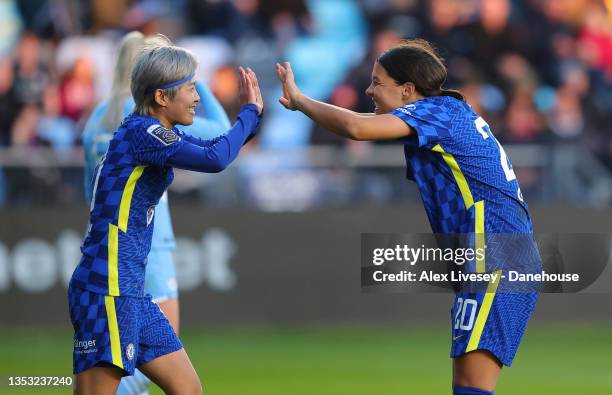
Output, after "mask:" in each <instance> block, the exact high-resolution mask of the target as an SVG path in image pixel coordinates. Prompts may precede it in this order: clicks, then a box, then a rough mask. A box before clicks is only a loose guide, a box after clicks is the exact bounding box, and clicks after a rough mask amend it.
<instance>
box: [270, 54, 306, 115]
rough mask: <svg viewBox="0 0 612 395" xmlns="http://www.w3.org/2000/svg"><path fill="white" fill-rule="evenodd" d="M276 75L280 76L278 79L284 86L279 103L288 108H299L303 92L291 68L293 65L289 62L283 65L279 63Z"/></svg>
mask: <svg viewBox="0 0 612 395" xmlns="http://www.w3.org/2000/svg"><path fill="white" fill-rule="evenodd" d="M276 75H277V76H278V79H279V80H280V82H281V85H282V87H283V97H281V98H280V99H279V100H278V101H279V103H280V104H282V105H283V106H284V107H285V108H286V109H288V110H291V111H295V110H297V109H298V102H299V100H300V97H301V96H302V92H300V89H299V88H298V87H297V85H296V84H295V78H294V76H293V70H291V65H290V64H289V62H285V63H283V64H282V65H281V64H280V63H277V64H276Z"/></svg>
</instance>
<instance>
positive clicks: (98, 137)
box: [83, 97, 176, 249]
mask: <svg viewBox="0 0 612 395" xmlns="http://www.w3.org/2000/svg"><path fill="white" fill-rule="evenodd" d="M123 107H124V108H123V113H124V116H128V115H129V114H130V112H131V110H132V109H133V108H134V100H133V99H132V98H131V97H129V98H126V99H125V102H124V105H123ZM107 110H108V101H103V102H102V103H100V104H99V105H98V106H97V107H96V108H95V110H94V111H93V112H92V114H91V116H90V118H89V120H88V121H87V125H86V126H85V130H84V131H83V150H84V152H85V197H86V198H87V201H88V202H90V201H91V198H92V196H91V195H92V191H93V184H94V178H95V177H94V176H95V169H96V166H97V164H98V162H99V161H100V158H102V156H104V154H105V153H106V150H107V149H108V144H109V142H110V140H111V138H112V137H113V133H114V130H108V129H106V128H105V127H104V126H103V124H102V118H103V117H104V115H105V114H106V111H107ZM153 221H154V222H155V231H154V232H153V238H152V241H151V248H154V249H155V248H158V249H174V248H175V246H176V242H175V240H174V231H173V229H172V221H171V219H170V207H169V204H168V197H167V194H164V195H163V196H162V198H161V199H160V202H159V204H158V206H157V207H156V209H155V217H154V218H153Z"/></svg>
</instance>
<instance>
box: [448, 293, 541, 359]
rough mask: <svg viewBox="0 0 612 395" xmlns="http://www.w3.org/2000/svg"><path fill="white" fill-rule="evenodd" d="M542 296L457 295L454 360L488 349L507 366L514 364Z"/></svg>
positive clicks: (453, 333)
mask: <svg viewBox="0 0 612 395" xmlns="http://www.w3.org/2000/svg"><path fill="white" fill-rule="evenodd" d="M538 295H539V294H538V293H537V292H529V293H501V292H500V293H496V292H458V293H456V294H455V301H454V303H453V307H452V309H451V325H452V344H451V358H455V357H458V356H461V355H463V354H465V353H468V352H470V351H474V350H487V351H490V352H491V353H492V354H493V355H494V356H495V357H496V358H497V359H498V360H499V361H500V362H501V363H503V364H504V365H506V366H510V365H512V361H513V360H514V357H515V355H516V352H517V350H518V347H519V345H520V343H521V339H522V338H523V335H524V334H525V330H526V329H527V323H528V322H529V318H530V316H531V313H532V312H533V310H534V308H535V305H536V302H537V299H538Z"/></svg>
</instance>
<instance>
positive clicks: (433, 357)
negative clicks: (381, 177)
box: [0, 323, 612, 395]
mask: <svg viewBox="0 0 612 395" xmlns="http://www.w3.org/2000/svg"><path fill="white" fill-rule="evenodd" d="M611 333H612V323H608V324H546V325H542V324H540V325H538V324H534V325H531V326H530V327H529V329H528V331H527V334H526V336H525V338H524V341H523V344H522V346H521V348H520V349H519V353H518V355H517V358H516V359H515V363H514V366H513V367H512V368H509V369H507V368H505V369H504V372H503V373H502V376H501V379H500V382H499V385H498V388H497V391H496V392H495V393H496V395H510V394H513V395H514V394H527V395H529V394H538V395H547V394H550V395H553V394H554V395H564V394H567V395H575V394H581V395H604V394H612V357H611V356H612V341H611V340H610V334H611ZM71 336H72V333H71V332H70V330H69V329H68V328H66V329H34V328H18V329H15V328H2V327H0V355H1V356H2V358H0V378H1V379H2V383H0V394H21V393H23V394H26V393H42V394H56V393H71V391H70V390H69V389H63V390H42V389H36V390H34V389H16V388H9V387H8V385H7V378H8V376H10V375H69V374H70V372H71V350H72V347H71V346H72V344H71ZM449 336H450V335H449V332H448V330H447V328H446V327H445V326H443V325H438V326H433V325H432V326H416V327H409V326H403V327H372V326H366V327H314V328H305V327H301V328H282V329H272V328H215V329H202V330H198V329H196V328H189V329H186V330H185V331H184V333H183V335H182V336H181V338H182V340H183V342H184V344H185V347H186V349H187V352H188V353H189V355H190V357H191V359H192V361H193V363H194V365H195V367H196V369H197V371H198V373H199V375H200V377H201V378H202V382H203V384H204V389H205V393H207V394H214V395H247V394H248V395H277V394H278V395H281V394H282V395H287V394H292V395H306V394H308V395H312V394H317V395H320V394H330V395H345V394H346V395H360V394H363V395H365V394H368V395H369V394H386V395H396V394H397V395H400V394H401V395H404V394H440V395H445V394H449V393H450V367H451V361H450V359H449V358H448V351H449V341H450V339H449ZM150 393H151V394H152V395H154V394H161V393H162V392H161V391H160V390H159V389H157V388H151V391H150Z"/></svg>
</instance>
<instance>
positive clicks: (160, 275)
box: [144, 248, 178, 303]
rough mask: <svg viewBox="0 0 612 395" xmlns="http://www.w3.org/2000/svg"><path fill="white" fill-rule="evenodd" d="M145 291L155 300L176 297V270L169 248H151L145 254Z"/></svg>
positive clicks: (161, 300)
mask: <svg viewBox="0 0 612 395" xmlns="http://www.w3.org/2000/svg"><path fill="white" fill-rule="evenodd" d="M144 289H145V293H147V294H150V295H151V297H152V298H153V300H154V301H155V302H158V303H159V302H163V301H164V300H168V299H176V298H178V288H177V284H176V271H175V270H174V260H173V259H172V250H171V249H160V248H152V249H151V251H150V252H149V255H148V256H147V266H146V269H145V284H144Z"/></svg>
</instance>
